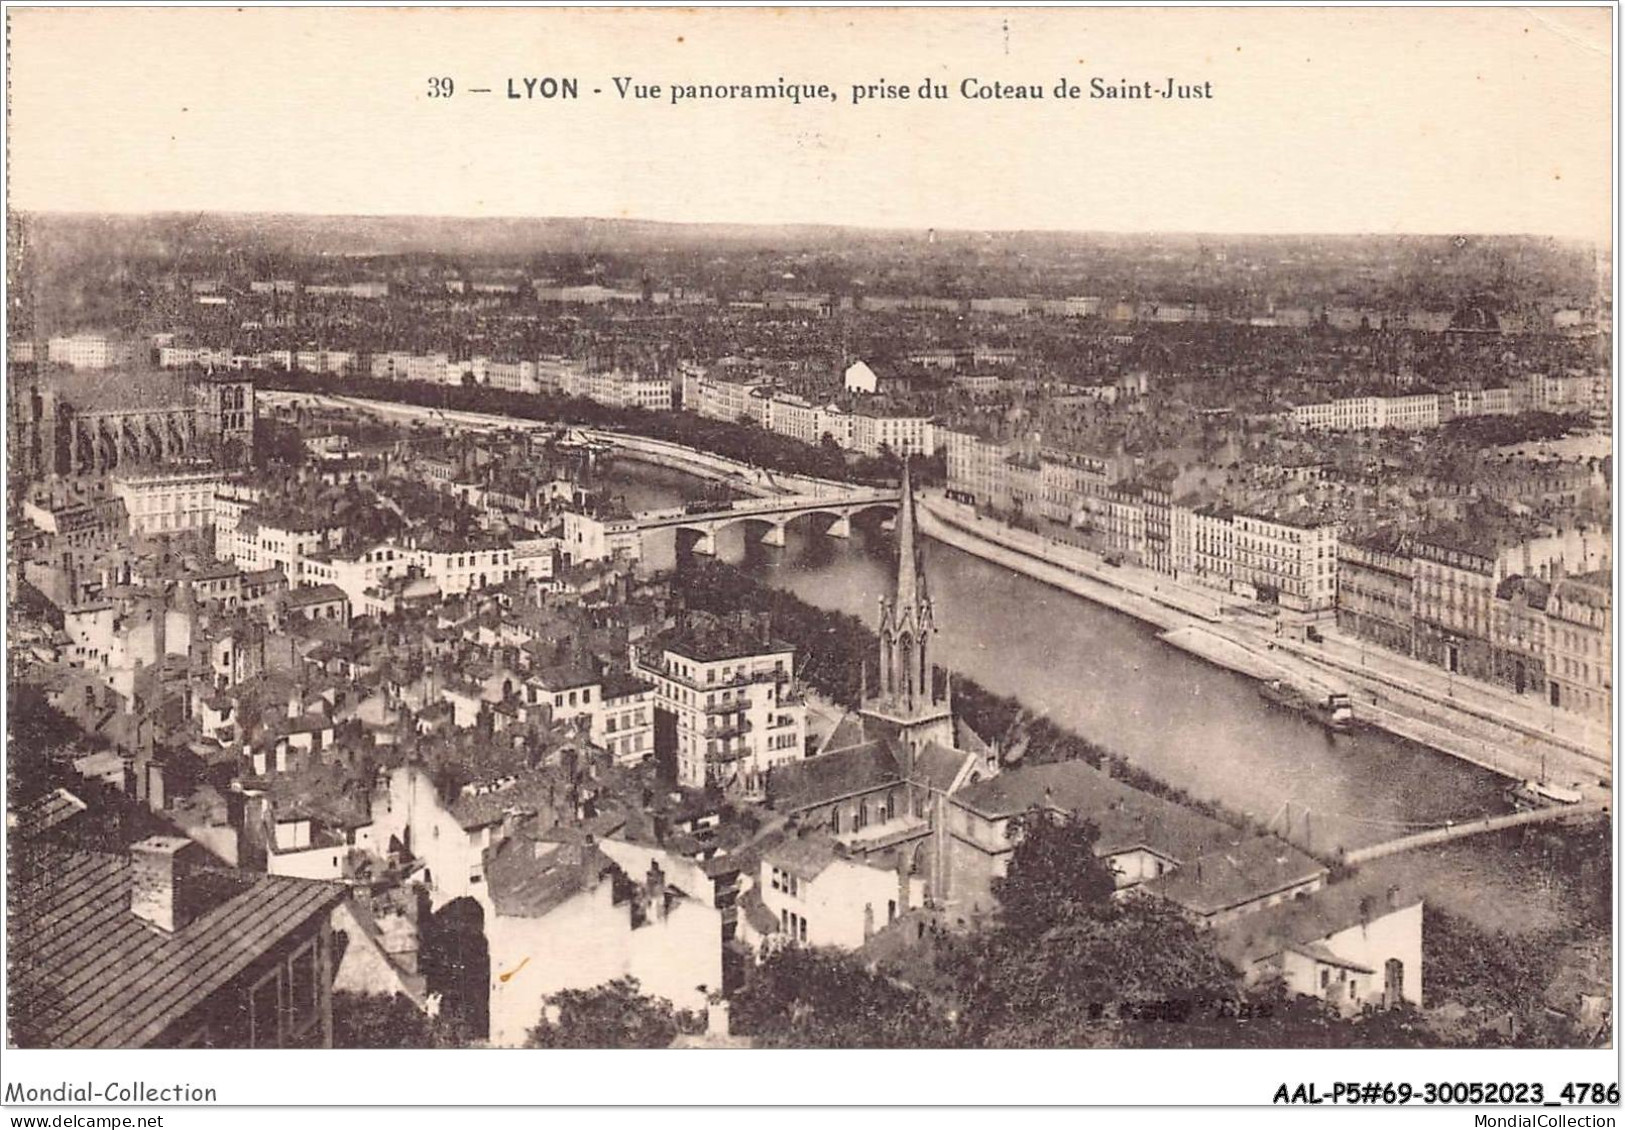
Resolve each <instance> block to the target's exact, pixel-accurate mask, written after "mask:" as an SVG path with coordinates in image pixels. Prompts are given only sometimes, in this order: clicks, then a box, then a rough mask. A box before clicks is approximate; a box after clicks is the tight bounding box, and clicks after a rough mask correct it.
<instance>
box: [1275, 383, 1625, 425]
mask: <svg viewBox="0 0 1625 1130" xmlns="http://www.w3.org/2000/svg"><path fill="white" fill-rule="evenodd" d="M1608 386H1609V380H1608V377H1607V375H1606V374H1603V373H1598V374H1589V373H1560V374H1531V375H1529V376H1526V377H1517V378H1514V379H1513V380H1511V381H1510V382H1508V384H1507V385H1506V386H1505V387H1498V388H1477V389H1458V390H1455V391H1452V392H1426V393H1412V394H1409V395H1405V396H1353V397H1344V398H1342V399H1340V400H1329V401H1322V402H1319V403H1316V404H1300V405H1297V406H1296V407H1294V408H1293V409H1292V411H1291V418H1292V421H1293V423H1295V424H1297V425H1298V426H1299V427H1302V428H1307V429H1311V430H1316V431H1376V430H1379V429H1382V428H1397V429H1400V430H1402V431H1419V430H1424V429H1428V428H1437V427H1439V426H1441V425H1443V424H1447V423H1449V422H1450V421H1451V420H1458V419H1464V418H1467V417H1471V416H1510V415H1513V414H1515V413H1518V412H1527V411H1534V412H1588V413H1589V412H1592V411H1593V409H1594V408H1595V407H1597V404H1598V401H1599V399H1601V398H1602V397H1604V396H1606V395H1607V389H1608Z"/></svg>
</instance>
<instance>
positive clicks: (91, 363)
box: [45, 333, 136, 369]
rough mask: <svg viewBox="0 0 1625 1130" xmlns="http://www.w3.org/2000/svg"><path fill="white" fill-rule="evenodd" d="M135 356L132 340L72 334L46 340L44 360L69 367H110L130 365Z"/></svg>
mask: <svg viewBox="0 0 1625 1130" xmlns="http://www.w3.org/2000/svg"><path fill="white" fill-rule="evenodd" d="M135 355H136V347H135V344H134V343H133V342H130V341H124V340H122V339H119V338H116V337H110V336H108V335H107V334H94V333H81V334H70V335H67V336H63V337H53V338H51V339H50V340H49V341H47V342H46V343H45V359H46V360H47V361H49V362H50V363H51V364H53V365H66V366H68V367H69V368H70V369H111V368H114V367H116V366H118V365H127V364H129V363H130V362H131V361H133V360H135Z"/></svg>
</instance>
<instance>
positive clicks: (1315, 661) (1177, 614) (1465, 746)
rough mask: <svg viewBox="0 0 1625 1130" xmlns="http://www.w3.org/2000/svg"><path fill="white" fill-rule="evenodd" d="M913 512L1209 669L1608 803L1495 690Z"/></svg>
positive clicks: (963, 522)
mask: <svg viewBox="0 0 1625 1130" xmlns="http://www.w3.org/2000/svg"><path fill="white" fill-rule="evenodd" d="M920 509H921V516H922V517H921V529H922V530H923V531H924V532H925V533H926V534H928V535H929V536H931V537H933V538H936V539H937V540H939V541H943V542H945V543H947V544H949V545H952V546H954V547H955V548H956V549H959V550H962V551H963V552H966V553H970V554H973V555H975V556H977V557H981V558H983V559H984V560H988V561H992V562H994V563H996V564H998V565H1001V566H1003V567H1005V568H1008V569H1012V570H1014V571H1016V572H1020V573H1022V574H1023V575H1025V576H1028V577H1032V578H1033V579H1035V580H1039V581H1042V582H1044V583H1046V584H1050V585H1053V586H1055V587H1057V588H1060V589H1062V590H1064V591H1067V592H1071V593H1073V594H1075V595H1078V596H1082V597H1084V598H1085V599H1087V600H1091V601H1095V602H1097V603H1100V604H1104V605H1106V606H1107V607H1110V608H1113V609H1115V610H1117V611H1120V612H1123V613H1126V614H1128V615H1130V616H1134V617H1136V618H1137V619H1139V620H1141V621H1143V622H1145V623H1148V624H1151V625H1153V626H1154V627H1157V628H1159V629H1160V630H1161V638H1162V639H1163V640H1164V641H1165V642H1167V643H1169V644H1170V645H1172V646H1174V647H1177V648H1180V649H1181V650H1183V651H1186V652H1188V653H1190V654H1192V655H1195V656H1197V657H1198V658H1200V659H1203V660H1205V661H1207V662H1210V663H1213V664H1215V665H1217V666H1220V667H1224V668H1226V669H1227V670H1231V671H1235V672H1237V673H1238V674H1241V675H1245V676H1247V677H1248V678H1252V679H1258V680H1268V679H1281V680H1283V681H1284V682H1286V683H1288V684H1289V685H1291V686H1292V687H1294V688H1295V689H1297V690H1299V691H1300V692H1302V693H1307V694H1311V695H1317V696H1318V695H1322V694H1325V693H1333V692H1341V693H1348V694H1351V695H1352V696H1353V697H1354V698H1355V711H1356V717H1357V718H1358V719H1359V720H1360V721H1361V722H1363V723H1365V724H1369V725H1373V726H1377V727H1379V728H1381V729H1383V730H1386V731H1388V732H1389V733H1392V734H1395V735H1397V736H1399V737H1402V738H1406V739H1408V740H1410V741H1414V742H1418V743H1420V744H1422V745H1426V746H1429V747H1431V748H1433V749H1437V750H1439V751H1440V752H1443V753H1447V754H1450V755H1451V756H1453V757H1457V758H1461V759H1462V760H1465V761H1468V762H1471V763H1473V764H1475V765H1478V766H1481V767H1483V768H1485V769H1489V770H1491V771H1492V772H1495V773H1497V774H1500V775H1502V776H1505V777H1508V778H1511V779H1514V780H1526V779H1548V780H1552V781H1560V782H1562V783H1564V784H1574V785H1577V786H1579V787H1580V788H1581V789H1582V791H1584V792H1585V794H1586V796H1587V799H1591V800H1595V799H1601V798H1603V797H1606V796H1608V795H1609V789H1610V785H1611V782H1612V764H1611V755H1610V752H1609V751H1608V749H1607V747H1606V746H1605V747H1604V748H1603V749H1602V750H1598V749H1596V748H1595V747H1594V746H1593V745H1592V744H1590V743H1591V742H1593V741H1595V735H1591V734H1577V733H1576V732H1575V727H1574V726H1573V725H1572V724H1571V723H1569V722H1568V720H1566V719H1565V720H1563V722H1564V724H1558V723H1557V722H1556V721H1555V720H1553V721H1552V722H1551V724H1550V725H1549V728H1543V727H1542V726H1540V725H1539V724H1538V721H1537V720H1536V719H1533V718H1531V717H1530V715H1531V713H1532V711H1531V707H1530V705H1529V704H1527V703H1519V702H1517V701H1515V700H1510V696H1509V695H1507V694H1505V693H1501V692H1498V691H1497V689H1496V688H1492V687H1487V686H1483V685H1480V684H1471V685H1469V681H1468V680H1467V679H1465V678H1462V677H1459V676H1451V675H1449V673H1447V672H1442V671H1432V670H1431V669H1427V668H1426V665H1424V664H1420V663H1417V662H1416V661H1414V660H1411V659H1409V658H1408V657H1404V656H1398V655H1391V654H1390V653H1387V652H1384V651H1381V650H1379V649H1377V648H1375V647H1371V648H1367V649H1360V648H1358V647H1356V646H1353V645H1350V644H1349V643H1348V641H1346V640H1344V639H1343V638H1342V637H1340V636H1336V635H1335V633H1329V632H1327V631H1326V629H1319V630H1320V631H1321V632H1322V634H1323V636H1325V637H1327V639H1328V640H1329V641H1331V642H1330V644H1329V646H1328V645H1327V644H1326V643H1322V644H1314V643H1306V642H1302V641H1298V640H1296V639H1293V638H1291V637H1289V636H1287V635H1285V634H1276V633H1277V626H1276V621H1274V620H1271V619H1269V618H1267V617H1262V616H1257V615H1250V614H1249V613H1248V611H1247V609H1246V607H1245V606H1244V605H1242V604H1241V603H1240V602H1239V600H1236V599H1235V598H1232V599H1231V600H1229V601H1226V600H1225V599H1224V596H1223V595H1221V594H1215V593H1212V592H1211V590H1205V589H1201V590H1197V589H1195V586H1189V585H1185V586H1181V585H1180V584H1179V583H1178V582H1175V581H1172V580H1171V579H1169V578H1164V577H1160V576H1158V577H1156V579H1155V580H1149V579H1148V578H1149V577H1150V576H1152V575H1149V574H1148V575H1147V576H1146V577H1142V576H1139V575H1138V574H1139V573H1142V572H1144V571H1143V570H1135V569H1133V568H1132V567H1129V566H1123V565H1108V564H1107V563H1106V562H1105V561H1104V560H1101V559H1099V558H1096V557H1094V555H1092V554H1089V553H1088V552H1087V551H1085V550H1081V549H1078V548H1077V547H1074V546H1068V545H1062V544H1060V543H1057V542H1054V541H1052V540H1050V539H1047V538H1044V537H1042V536H1041V535H1038V534H1034V533H1030V532H1028V531H1024V530H1016V529H1013V528H1011V527H1010V526H1008V525H1006V524H1004V523H1002V522H998V521H996V520H994V519H991V518H988V517H986V516H985V515H977V514H976V513H975V512H974V510H973V509H972V508H971V507H968V506H965V505H963V504H960V503H955V502H950V501H948V500H946V499H945V498H943V497H942V496H940V495H938V494H934V493H928V494H927V495H925V496H924V497H923V498H922V500H921V508H920ZM1193 590H1194V591H1193ZM1317 628H1318V625H1317ZM1351 656H1352V658H1351ZM1537 709H1538V708H1537Z"/></svg>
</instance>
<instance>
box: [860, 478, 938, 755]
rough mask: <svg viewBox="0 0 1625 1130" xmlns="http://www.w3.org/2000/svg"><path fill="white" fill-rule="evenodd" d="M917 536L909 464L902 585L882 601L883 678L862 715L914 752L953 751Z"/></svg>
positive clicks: (900, 541)
mask: <svg viewBox="0 0 1625 1130" xmlns="http://www.w3.org/2000/svg"><path fill="white" fill-rule="evenodd" d="M917 538H918V534H917V531H916V529H915V521H914V488H913V484H912V483H911V482H910V478H909V471H908V464H907V462H906V461H905V462H904V464H903V493H902V500H901V503H900V505H899V507H898V511H897V582H896V586H895V588H894V589H893V591H892V597H891V599H890V600H886V599H882V600H881V602H880V627H879V634H880V678H879V680H878V682H877V684H876V693H875V694H874V696H873V697H868V698H866V699H865V701H864V703H863V706H862V714H863V717H864V721H865V722H866V724H868V725H869V726H872V727H874V728H875V729H877V730H879V731H881V732H883V733H887V734H889V735H891V736H893V737H895V738H896V739H897V740H898V741H900V742H901V743H902V744H903V745H905V746H906V747H908V749H909V752H910V753H911V754H912V753H914V752H918V750H919V749H920V748H921V747H922V746H924V745H925V744H926V743H927V742H931V741H935V742H938V743H940V744H942V745H944V746H948V747H949V748H952V747H953V744H954V733H953V707H952V704H951V703H950V702H949V700H948V696H947V694H946V693H945V694H942V695H938V694H937V693H936V686H935V683H936V679H935V677H934V669H933V668H932V665H931V658H930V656H931V637H932V636H933V635H935V634H936V631H937V624H936V619H935V616H934V614H933V611H932V607H931V597H930V595H929V593H928V591H927V588H926V581H925V573H924V571H923V570H922V569H921V568H920V560H919V547H918V544H917Z"/></svg>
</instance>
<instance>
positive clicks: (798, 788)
mask: <svg viewBox="0 0 1625 1130" xmlns="http://www.w3.org/2000/svg"><path fill="white" fill-rule="evenodd" d="M902 780H903V774H902V770H901V768H900V767H899V766H898V763H897V758H896V756H895V755H893V753H892V751H891V749H890V748H889V747H888V746H887V745H886V744H885V743H884V742H880V741H867V742H864V743H863V744H862V745H856V746H852V747H850V748H847V749H843V750H838V751H836V752H835V753H826V754H821V755H820V756H818V757H810V758H808V759H806V760H805V761H792V762H789V763H787V764H784V765H778V766H775V767H774V768H773V769H771V770H769V771H768V777H767V796H768V802H769V803H770V804H771V805H772V806H773V807H774V808H775V809H777V810H778V811H780V812H801V811H805V810H806V809H809V808H816V807H817V806H818V805H820V804H828V803H829V802H830V801H835V800H841V799H843V798H845V797H851V796H859V795H861V794H863V793H867V792H873V791H874V790H876V789H881V788H885V787H886V786H887V785H892V784H900V783H901V782H902Z"/></svg>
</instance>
